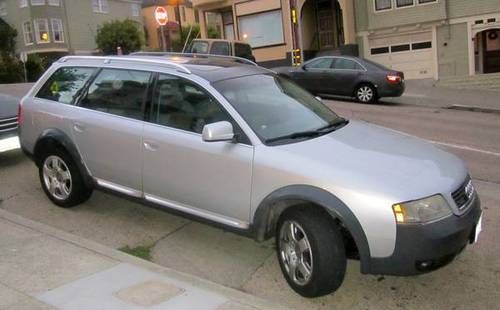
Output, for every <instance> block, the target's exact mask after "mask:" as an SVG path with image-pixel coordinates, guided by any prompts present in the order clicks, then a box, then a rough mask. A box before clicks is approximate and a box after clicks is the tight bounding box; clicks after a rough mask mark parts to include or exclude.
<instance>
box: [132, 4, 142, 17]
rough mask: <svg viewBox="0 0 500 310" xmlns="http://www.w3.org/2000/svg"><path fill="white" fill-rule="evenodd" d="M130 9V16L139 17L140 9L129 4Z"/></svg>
mask: <svg viewBox="0 0 500 310" xmlns="http://www.w3.org/2000/svg"><path fill="white" fill-rule="evenodd" d="M130 8H131V10H132V16H135V17H137V16H139V11H140V7H139V5H138V4H137V3H132V4H130Z"/></svg>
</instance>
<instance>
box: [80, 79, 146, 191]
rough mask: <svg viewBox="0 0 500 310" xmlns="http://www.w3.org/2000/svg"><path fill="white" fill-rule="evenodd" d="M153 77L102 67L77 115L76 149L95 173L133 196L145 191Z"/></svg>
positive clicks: (81, 101) (101, 179) (95, 175)
mask: <svg viewBox="0 0 500 310" xmlns="http://www.w3.org/2000/svg"><path fill="white" fill-rule="evenodd" d="M150 76H151V73H149V72H144V71H134V70H122V69H102V71H101V72H100V73H99V74H98V75H97V76H96V78H95V79H94V81H93V82H92V83H91V85H90V86H89V89H88V92H87V94H86V95H85V96H84V97H83V99H82V100H80V102H79V103H78V104H79V106H80V107H81V109H78V111H75V112H76V113H74V117H73V132H74V136H75V140H76V143H77V147H78V149H79V151H80V153H81V155H82V157H83V160H84V162H85V165H86V166H87V167H88V168H89V170H90V172H91V173H92V175H93V176H94V177H96V178H98V179H100V181H103V182H106V184H107V185H108V187H109V186H111V187H113V188H115V189H117V190H119V191H122V192H125V193H127V194H130V195H135V196H140V195H141V192H142V182H141V181H142V179H141V165H142V164H141V162H142V130H143V126H144V122H143V117H144V113H143V105H144V101H145V98H146V95H147V89H148V85H149V81H150ZM110 183H111V184H110ZM117 186H119V187H117Z"/></svg>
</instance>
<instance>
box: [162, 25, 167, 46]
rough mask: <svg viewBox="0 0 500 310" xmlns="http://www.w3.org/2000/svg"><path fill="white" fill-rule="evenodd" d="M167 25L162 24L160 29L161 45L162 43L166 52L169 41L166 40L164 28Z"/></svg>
mask: <svg viewBox="0 0 500 310" xmlns="http://www.w3.org/2000/svg"><path fill="white" fill-rule="evenodd" d="M163 28H165V26H160V31H161V45H162V51H163V52H166V51H167V42H166V41H165V31H164V30H163Z"/></svg>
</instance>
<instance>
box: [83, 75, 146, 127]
mask: <svg viewBox="0 0 500 310" xmlns="http://www.w3.org/2000/svg"><path fill="white" fill-rule="evenodd" d="M150 78H151V73H150V72H144V71H135V70H121V69H103V70H102V71H101V72H100V73H99V74H98V75H97V76H96V78H95V79H94V81H93V82H92V84H90V86H89V89H88V91H87V94H86V95H85V96H84V98H83V99H82V100H81V102H80V106H81V107H84V108H88V109H92V110H96V111H101V112H106V113H110V114H114V115H119V116H124V117H128V118H133V119H137V120H142V119H143V118H144V113H143V105H144V102H145V99H146V96H147V91H148V86H149V80H150Z"/></svg>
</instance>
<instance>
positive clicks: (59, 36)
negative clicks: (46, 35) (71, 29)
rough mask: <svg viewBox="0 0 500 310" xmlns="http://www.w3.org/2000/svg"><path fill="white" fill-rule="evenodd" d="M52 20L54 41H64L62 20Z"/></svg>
mask: <svg viewBox="0 0 500 310" xmlns="http://www.w3.org/2000/svg"><path fill="white" fill-rule="evenodd" d="M50 22H51V24H52V36H53V39H54V42H57V43H62V42H64V31H63V24H62V20H60V19H52V20H51V21H50Z"/></svg>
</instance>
